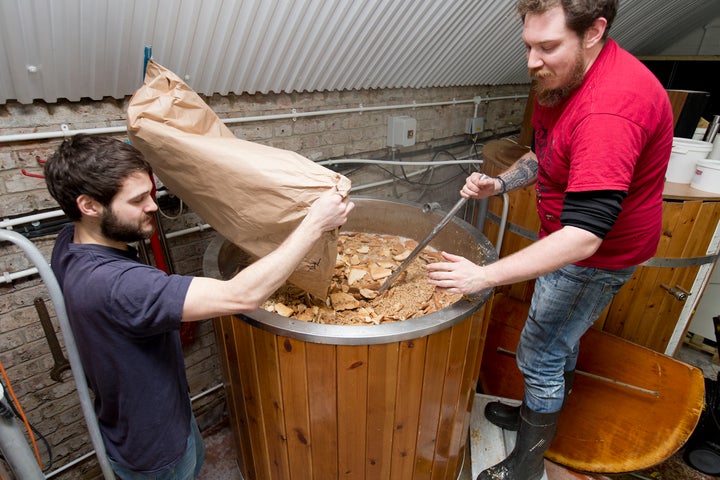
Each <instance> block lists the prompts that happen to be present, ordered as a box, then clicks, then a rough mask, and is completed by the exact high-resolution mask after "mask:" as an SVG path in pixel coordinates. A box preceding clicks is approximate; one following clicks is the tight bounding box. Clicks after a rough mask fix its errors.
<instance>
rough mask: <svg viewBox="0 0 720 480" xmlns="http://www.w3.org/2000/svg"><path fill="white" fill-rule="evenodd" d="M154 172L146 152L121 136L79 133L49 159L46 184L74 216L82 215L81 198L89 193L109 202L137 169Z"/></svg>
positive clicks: (99, 200)
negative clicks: (119, 138) (142, 151)
mask: <svg viewBox="0 0 720 480" xmlns="http://www.w3.org/2000/svg"><path fill="white" fill-rule="evenodd" d="M137 171H145V172H147V173H148V174H149V175H151V174H152V167H151V166H150V164H149V163H148V162H147V161H146V160H145V158H144V157H143V155H142V153H140V151H139V150H138V149H136V148H135V147H133V146H132V145H129V144H127V143H124V142H122V141H120V140H117V139H114V138H110V137H101V136H91V135H85V134H78V135H75V136H73V137H70V138H67V139H66V140H65V141H63V143H62V144H61V145H60V147H58V149H57V150H56V151H55V153H53V154H52V155H51V156H50V158H48V160H47V162H46V163H45V168H44V173H45V184H46V185H47V188H48V190H49V191H50V195H52V197H53V198H54V199H55V200H56V201H57V202H58V204H60V208H62V210H63V212H65V215H67V217H68V218H69V219H70V220H72V221H78V220H80V218H81V214H80V210H79V209H78V207H77V198H78V197H79V196H80V195H83V194H84V195H88V196H90V197H91V198H93V199H95V200H97V201H98V202H100V203H101V204H102V205H103V206H106V207H107V206H109V205H110V202H112V199H113V198H114V197H115V195H116V194H117V193H118V191H119V190H120V188H121V187H122V183H123V181H124V180H125V179H126V178H127V177H128V175H130V174H131V173H133V172H137Z"/></svg>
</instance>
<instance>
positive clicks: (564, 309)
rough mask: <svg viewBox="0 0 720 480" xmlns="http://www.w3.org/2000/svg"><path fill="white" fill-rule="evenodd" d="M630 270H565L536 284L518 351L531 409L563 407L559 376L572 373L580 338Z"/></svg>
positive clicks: (518, 361)
mask: <svg viewBox="0 0 720 480" xmlns="http://www.w3.org/2000/svg"><path fill="white" fill-rule="evenodd" d="M634 271H635V267H630V268H625V269H622V270H603V269H599V268H592V267H579V266H576V265H568V266H565V267H563V268H560V269H559V270H556V271H554V272H552V273H549V274H547V275H543V276H541V277H539V278H538V279H537V281H536V283H535V291H534V293H533V297H532V303H531V305H530V311H529V313H528V318H527V320H526V322H525V326H524V328H523V330H522V333H521V334H520V342H519V344H518V349H517V350H518V351H517V364H518V367H519V368H520V371H521V372H522V373H523V376H524V379H525V398H524V402H525V404H526V405H527V406H528V407H529V408H530V409H531V410H533V411H536V412H540V413H552V412H557V411H559V410H560V409H561V408H562V405H563V397H564V378H563V374H564V372H569V371H571V370H575V364H576V363H577V356H578V349H579V347H580V338H581V337H582V336H583V334H584V333H585V332H586V331H587V329H588V328H590V327H591V326H592V324H593V323H594V322H595V320H597V318H598V317H599V316H600V314H601V313H602V311H603V310H604V309H605V307H606V306H607V305H608V304H609V303H610V301H611V300H612V298H613V296H615V294H616V293H617V292H618V290H620V287H622V286H623V285H624V284H625V282H627V281H628V280H629V279H630V277H631V276H632V274H633V272H634Z"/></svg>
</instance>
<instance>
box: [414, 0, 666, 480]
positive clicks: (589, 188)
mask: <svg viewBox="0 0 720 480" xmlns="http://www.w3.org/2000/svg"><path fill="white" fill-rule="evenodd" d="M617 6H618V0H600V1H590V0H574V1H571V0H519V3H518V12H519V13H520V16H521V18H522V21H523V31H522V39H523V42H524V43H525V46H526V51H527V63H528V69H529V72H530V76H531V78H532V79H533V80H534V82H535V89H536V96H535V105H534V110H533V118H532V126H533V129H534V135H535V137H534V149H533V151H531V152H528V153H527V154H525V155H523V156H522V157H521V158H520V159H519V160H517V161H516V162H515V163H514V164H513V165H512V166H511V167H510V168H509V169H508V170H507V171H505V172H503V173H502V174H501V175H500V176H498V177H494V178H490V177H486V176H484V175H482V174H480V173H473V174H472V175H471V176H470V177H468V179H467V180H466V183H465V186H464V187H463V189H462V191H461V195H462V196H464V197H467V198H476V199H481V198H486V197H488V196H491V195H497V194H503V193H505V192H507V191H510V190H513V189H517V188H522V187H525V186H527V185H531V184H533V183H535V191H536V193H537V209H538V215H539V216H540V222H541V230H540V234H539V237H540V238H539V240H538V241H537V242H535V243H533V244H532V245H530V246H529V247H527V248H524V249H522V250H520V251H518V252H515V253H513V254H512V255H509V256H507V257H504V258H501V259H500V260H498V261H497V262H495V263H493V264H490V265H486V266H478V265H475V264H474V263H472V262H470V261H469V260H466V259H464V258H462V257H459V256H456V255H452V254H449V253H444V254H443V255H444V257H445V260H446V261H445V262H439V263H435V264H431V265H429V266H428V278H429V281H430V283H431V284H434V285H436V286H437V287H438V288H441V289H444V290H447V291H448V292H450V293H462V294H468V293H473V292H477V291H480V290H484V289H487V288H492V287H495V286H498V285H506V284H511V283H515V282H520V281H525V280H529V279H533V278H537V281H536V283H535V290H534V293H533V297H532V301H531V305H530V311H529V314H528V318H527V320H526V323H525V326H524V328H523V331H522V334H521V336H520V342H519V345H518V352H517V363H518V367H519V368H520V371H521V372H522V373H523V378H524V382H525V394H524V398H523V402H522V405H521V406H520V407H510V406H507V405H504V404H502V403H499V402H493V403H490V404H488V407H487V408H486V410H485V415H486V417H488V418H489V419H490V420H491V421H492V422H493V423H495V424H497V425H500V426H502V427H504V428H508V429H513V430H518V435H517V441H516V444H515V448H514V450H513V451H512V453H511V454H510V455H509V456H508V457H507V458H506V459H505V460H504V461H502V462H501V463H499V464H498V465H495V466H493V467H491V468H489V469H487V470H485V471H483V472H482V473H481V474H480V475H479V476H478V479H491V478H492V479H495V480H498V479H506V480H510V479H513V480H518V479H522V480H535V479H540V478H542V476H543V473H544V461H543V455H544V453H545V451H546V450H547V448H548V446H549V445H550V443H551V441H552V440H553V438H554V437H555V434H556V432H557V420H558V416H559V414H560V410H561V409H562V406H563V404H564V400H565V398H566V397H567V395H568V394H569V391H570V387H571V385H572V379H573V375H574V370H575V365H576V361H577V355H578V349H579V343H580V338H581V337H582V335H583V334H584V333H585V332H586V331H587V329H588V328H590V327H591V326H592V324H593V322H594V321H595V320H596V319H597V318H598V316H599V315H600V313H601V312H602V311H603V309H604V308H605V307H606V306H607V305H608V304H609V303H610V301H611V299H612V297H613V296H614V295H615V294H616V293H617V291H618V290H619V289H620V287H621V286H622V285H623V284H624V283H625V282H626V281H627V280H628V279H629V278H630V277H631V276H632V274H633V271H634V269H635V267H636V266H637V265H638V264H640V263H642V262H644V261H645V260H648V259H649V258H651V257H652V256H653V255H654V254H655V251H656V249H657V245H658V241H659V238H660V232H661V222H662V191H663V186H664V181H665V170H666V168H667V163H668V160H669V158H670V153H671V149H672V140H673V114H672V109H671V107H670V101H669V98H668V95H667V92H666V91H665V90H664V89H663V87H662V85H661V84H660V83H659V81H658V80H657V79H656V78H655V77H654V76H653V74H652V73H651V72H650V71H649V70H648V69H647V68H645V67H644V66H643V65H642V63H640V62H639V61H638V60H637V59H636V58H634V57H633V56H632V55H630V54H629V53H628V52H626V51H625V50H623V49H621V48H620V47H619V46H618V44H617V43H616V42H615V41H613V40H612V39H609V38H608V37H607V35H608V31H609V29H610V26H611V24H612V22H613V19H614V18H615V14H616V12H617Z"/></svg>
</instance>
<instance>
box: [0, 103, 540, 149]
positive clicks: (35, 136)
mask: <svg viewBox="0 0 720 480" xmlns="http://www.w3.org/2000/svg"><path fill="white" fill-rule="evenodd" d="M527 97H528V95H505V96H499V97H489V96H488V97H481V96H477V97H473V98H470V99H465V100H456V99H453V100H451V101H445V102H427V103H414V102H413V103H409V104H404V105H377V106H373V107H366V106H364V105H362V104H360V106H359V107H353V108H338V109H333V110H314V111H310V112H298V111H297V110H296V109H294V108H293V109H292V110H291V112H290V113H278V114H271V115H257V116H252V117H233V118H224V119H221V121H222V122H223V123H247V122H263V121H268V120H283V119H296V118H300V117H314V116H321V115H339V114H344V113H363V112H373V111H379V110H398V109H404V108H429V107H439V106H448V105H458V104H464V103H475V105H476V106H477V105H478V104H480V103H483V102H491V101H496V100H522V99H527ZM476 110H477V109H476ZM60 128H61V131H59V132H35V133H16V134H11V135H2V136H0V143H10V142H26V141H28V140H44V139H49V138H61V137H69V136H72V135H76V134H79V133H86V134H89V135H93V134H103V133H124V132H127V127H99V128H86V129H80V130H70V128H69V126H68V125H67V124H63V125H61V127H60Z"/></svg>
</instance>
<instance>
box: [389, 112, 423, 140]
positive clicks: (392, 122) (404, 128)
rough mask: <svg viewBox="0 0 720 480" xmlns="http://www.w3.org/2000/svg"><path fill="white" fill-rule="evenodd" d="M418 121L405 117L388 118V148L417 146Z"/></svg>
mask: <svg viewBox="0 0 720 480" xmlns="http://www.w3.org/2000/svg"><path fill="white" fill-rule="evenodd" d="M416 128H417V121H416V120H415V119H414V118H413V117H408V116H405V115H401V116H396V117H388V123H387V146H388V147H409V146H411V145H415V135H416V133H417V131H416Z"/></svg>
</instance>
